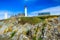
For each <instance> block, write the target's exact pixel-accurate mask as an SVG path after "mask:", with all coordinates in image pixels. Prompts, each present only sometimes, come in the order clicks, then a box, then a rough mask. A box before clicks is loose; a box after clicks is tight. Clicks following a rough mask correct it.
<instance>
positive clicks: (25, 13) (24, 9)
mask: <svg viewBox="0 0 60 40" xmlns="http://www.w3.org/2000/svg"><path fill="white" fill-rule="evenodd" d="M24 10H25V16H27V6H25V8H24Z"/></svg>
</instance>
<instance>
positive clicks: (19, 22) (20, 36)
mask: <svg viewBox="0 0 60 40" xmlns="http://www.w3.org/2000/svg"><path fill="white" fill-rule="evenodd" d="M59 28H60V17H59V16H56V15H53V16H37V17H11V18H8V19H4V20H0V40H44V39H45V40H49V39H52V40H53V38H54V37H56V38H54V39H59V38H58V35H60V34H59V32H60V29H59ZM52 34H54V35H52Z"/></svg>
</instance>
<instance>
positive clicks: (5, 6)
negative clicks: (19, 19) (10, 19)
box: [0, 0, 60, 17]
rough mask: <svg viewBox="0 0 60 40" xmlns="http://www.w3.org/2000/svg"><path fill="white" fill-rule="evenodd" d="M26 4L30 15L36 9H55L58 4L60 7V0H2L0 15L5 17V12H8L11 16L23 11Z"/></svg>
mask: <svg viewBox="0 0 60 40" xmlns="http://www.w3.org/2000/svg"><path fill="white" fill-rule="evenodd" d="M25 5H27V8H28V15H32V14H33V12H36V11H37V12H38V11H42V10H45V9H49V8H52V9H53V8H56V7H58V6H59V8H60V0H0V15H1V17H3V16H4V15H3V14H4V12H7V13H8V15H10V16H11V15H14V14H17V13H18V12H22V13H23V12H24V6H25ZM56 9H57V8H56ZM57 10H58V9H57ZM33 15H35V14H33Z"/></svg>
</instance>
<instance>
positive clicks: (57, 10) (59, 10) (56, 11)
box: [30, 6, 60, 16]
mask: <svg viewBox="0 0 60 40" xmlns="http://www.w3.org/2000/svg"><path fill="white" fill-rule="evenodd" d="M43 12H50V14H51V15H60V6H56V7H51V8H47V9H43V10H39V11H34V12H31V13H30V14H33V16H35V15H38V13H43Z"/></svg>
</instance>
